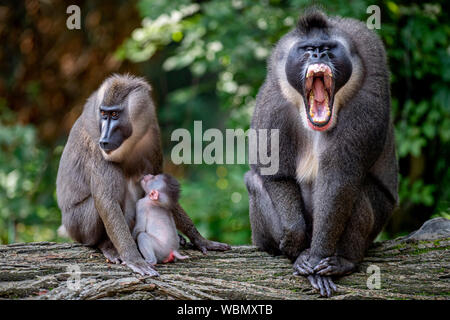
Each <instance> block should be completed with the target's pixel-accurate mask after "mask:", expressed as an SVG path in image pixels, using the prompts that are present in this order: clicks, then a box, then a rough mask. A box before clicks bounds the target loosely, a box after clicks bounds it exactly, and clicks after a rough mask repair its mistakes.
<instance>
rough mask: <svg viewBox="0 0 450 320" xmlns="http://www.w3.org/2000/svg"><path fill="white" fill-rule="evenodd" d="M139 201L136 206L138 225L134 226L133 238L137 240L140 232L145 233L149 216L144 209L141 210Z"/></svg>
mask: <svg viewBox="0 0 450 320" xmlns="http://www.w3.org/2000/svg"><path fill="white" fill-rule="evenodd" d="M140 201H141V200H139V201H138V202H137V204H136V224H135V225H134V228H133V232H132V234H131V235H132V237H133V239H135V240H136V238H137V236H138V235H139V233H140V232H145V228H146V226H147V215H146V213H145V211H144V209H142V208H140V203H139V202H140Z"/></svg>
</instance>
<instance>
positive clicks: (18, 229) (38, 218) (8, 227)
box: [0, 118, 60, 243]
mask: <svg viewBox="0 0 450 320" xmlns="http://www.w3.org/2000/svg"><path fill="white" fill-rule="evenodd" d="M0 119H1V118H0ZM0 152H1V157H0V243H10V242H16V241H44V240H54V239H56V228H57V226H58V225H59V223H60V221H59V220H60V214H59V210H58V207H57V205H56V196H55V193H54V190H55V188H54V183H55V182H54V176H55V174H56V171H55V170H54V167H52V164H56V163H57V162H58V158H59V156H60V154H59V153H60V152H54V153H53V152H49V151H47V150H44V149H43V148H41V147H40V146H39V145H38V141H37V138H36V130H35V129H34V128H33V127H32V126H30V125H28V126H22V125H3V124H2V123H1V122H0Z"/></svg>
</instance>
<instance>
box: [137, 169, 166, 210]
mask: <svg viewBox="0 0 450 320" xmlns="http://www.w3.org/2000/svg"><path fill="white" fill-rule="evenodd" d="M141 186H142V188H143V189H144V191H145V193H146V194H147V196H148V197H149V198H150V199H151V200H152V201H154V202H155V204H159V205H162V206H165V207H168V206H170V198H169V196H168V194H167V190H166V189H167V182H166V181H165V176H164V175H162V174H158V175H156V176H155V175H152V174H147V175H145V176H144V177H143V178H142V180H141Z"/></svg>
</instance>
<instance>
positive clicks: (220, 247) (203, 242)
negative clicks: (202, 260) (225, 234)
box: [192, 237, 231, 254]
mask: <svg viewBox="0 0 450 320" xmlns="http://www.w3.org/2000/svg"><path fill="white" fill-rule="evenodd" d="M192 244H193V245H194V247H196V248H197V249H199V250H200V251H201V252H202V253H203V254H206V252H208V250H210V251H227V250H231V246H230V245H229V244H226V243H221V242H216V241H211V240H207V239H205V238H203V237H197V238H196V239H195V240H194V241H193V242H192Z"/></svg>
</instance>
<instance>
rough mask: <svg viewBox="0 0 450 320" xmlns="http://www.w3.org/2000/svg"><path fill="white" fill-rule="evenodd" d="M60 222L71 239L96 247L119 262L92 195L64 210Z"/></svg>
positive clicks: (115, 261)
mask: <svg viewBox="0 0 450 320" xmlns="http://www.w3.org/2000/svg"><path fill="white" fill-rule="evenodd" d="M62 222H63V225H64V227H65V228H66V230H67V233H68V234H69V235H70V237H71V238H72V239H74V240H75V241H77V242H80V243H82V244H84V245H86V246H94V247H98V248H99V249H100V250H101V251H102V253H103V255H104V256H105V258H106V259H108V260H109V261H111V262H112V263H120V262H121V260H120V256H119V253H118V252H117V250H116V248H115V247H114V245H113V244H112V242H111V240H109V239H108V236H107V235H106V232H105V227H104V226H103V222H102V220H101V219H100V216H99V215H98V213H97V210H96V209H95V206H94V200H93V199H92V197H89V198H86V200H84V201H83V202H80V203H79V204H78V205H77V206H76V207H74V208H73V209H72V211H70V212H65V213H64V214H63V219H62Z"/></svg>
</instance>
